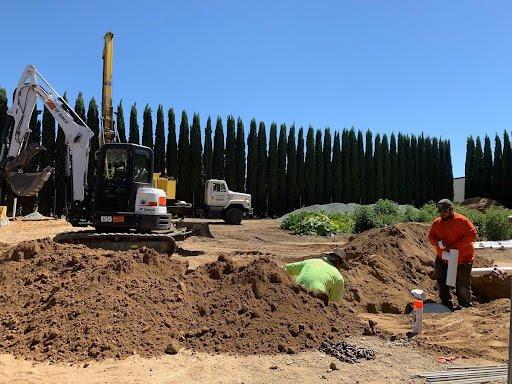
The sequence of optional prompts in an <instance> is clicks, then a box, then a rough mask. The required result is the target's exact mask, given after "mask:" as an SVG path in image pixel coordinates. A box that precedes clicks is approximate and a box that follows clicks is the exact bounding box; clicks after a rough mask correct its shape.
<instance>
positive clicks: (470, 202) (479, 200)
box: [460, 197, 503, 212]
mask: <svg viewBox="0 0 512 384" xmlns="http://www.w3.org/2000/svg"><path fill="white" fill-rule="evenodd" d="M460 205H463V206H465V207H466V208H471V209H476V210H477V211H480V212H485V211H486V210H487V209H488V208H491V207H503V205H502V204H501V203H499V202H498V201H496V200H493V199H489V198H486V197H472V198H470V199H466V200H464V201H463V202H462V203H460Z"/></svg>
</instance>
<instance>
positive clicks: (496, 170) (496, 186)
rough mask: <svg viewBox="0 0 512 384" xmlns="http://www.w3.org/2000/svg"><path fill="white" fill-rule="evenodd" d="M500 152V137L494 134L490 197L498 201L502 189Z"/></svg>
mask: <svg viewBox="0 0 512 384" xmlns="http://www.w3.org/2000/svg"><path fill="white" fill-rule="evenodd" d="M502 152H503V151H502V148H501V138H500V137H499V136H498V135H497V134H496V137H495V138H494V165H493V168H492V198H493V199H496V200H500V201H501V197H502V190H503V187H502V185H503V183H502V179H501V163H502V161H503V160H502Z"/></svg>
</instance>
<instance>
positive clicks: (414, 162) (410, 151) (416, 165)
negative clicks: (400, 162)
mask: <svg viewBox="0 0 512 384" xmlns="http://www.w3.org/2000/svg"><path fill="white" fill-rule="evenodd" d="M405 148H406V151H407V152H406V159H407V164H408V167H407V174H406V182H407V184H406V185H405V187H406V188H407V200H406V202H407V203H409V204H415V205H416V206H419V205H421V203H420V199H421V188H422V185H421V163H420V148H419V146H418V138H417V137H416V136H414V135H412V136H411V137H406V138H405Z"/></svg>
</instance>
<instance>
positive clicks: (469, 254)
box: [428, 199, 477, 310]
mask: <svg viewBox="0 0 512 384" xmlns="http://www.w3.org/2000/svg"><path fill="white" fill-rule="evenodd" d="M437 211H438V212H439V217H438V218H437V219H435V220H434V222H433V223H432V226H431V227H430V232H429V234H428V239H429V241H430V243H431V244H432V245H433V246H435V247H436V253H437V257H436V262H435V273H436V279H437V284H438V287H439V298H440V299H441V302H442V304H443V305H445V306H447V307H448V308H450V309H452V310H453V304H452V298H451V293H450V288H449V287H448V286H447V285H446V273H447V270H448V262H447V261H445V260H443V259H442V256H441V255H442V252H443V251H448V252H449V251H450V249H457V250H458V251H459V258H458V266H457V282H456V284H455V289H456V293H457V301H458V302H459V306H460V307H472V306H473V304H472V303H471V268H472V266H473V257H474V253H475V249H474V248H473V242H474V241H475V240H476V237H477V231H476V228H475V226H474V225H473V223H472V222H471V220H469V219H468V218H467V217H466V216H464V215H461V214H460V213H455V212H454V211H453V204H452V202H451V201H450V200H448V199H442V200H440V201H439V202H438V203H437Z"/></svg>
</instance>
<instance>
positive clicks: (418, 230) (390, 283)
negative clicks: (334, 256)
mask: <svg viewBox="0 0 512 384" xmlns="http://www.w3.org/2000/svg"><path fill="white" fill-rule="evenodd" d="M428 228H429V227H428V225H426V224H419V223H405V224H397V225H395V226H391V227H386V228H375V229H372V230H370V231H367V232H364V233H362V234H360V235H358V236H357V237H356V238H355V239H354V240H352V241H350V242H349V243H347V244H345V245H344V246H343V247H342V248H343V249H344V250H345V252H346V254H347V264H348V265H347V266H345V269H346V271H345V272H344V273H343V272H342V273H343V275H344V277H345V279H346V281H347V282H346V286H347V291H346V293H345V296H344V298H345V300H347V301H348V302H349V303H350V305H351V306H352V307H353V308H355V309H356V310H357V311H361V310H363V311H366V312H370V313H378V312H384V313H404V311H405V310H406V306H407V305H408V304H409V303H410V302H411V301H412V296H411V294H410V291H411V290H412V289H414V288H421V289H423V290H424V291H425V292H426V293H427V295H428V297H429V298H436V297H437V294H436V291H435V289H436V288H435V282H434V280H432V278H433V268H434V260H435V253H434V250H433V248H432V246H431V245H430V243H429V242H428V238H427V235H428Z"/></svg>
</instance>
